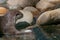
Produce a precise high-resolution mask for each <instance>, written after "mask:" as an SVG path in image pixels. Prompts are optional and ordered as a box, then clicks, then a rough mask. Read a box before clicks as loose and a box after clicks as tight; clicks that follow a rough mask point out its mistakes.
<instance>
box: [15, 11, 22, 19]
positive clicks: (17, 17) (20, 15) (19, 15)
mask: <svg viewBox="0 0 60 40" xmlns="http://www.w3.org/2000/svg"><path fill="white" fill-rule="evenodd" d="M22 17H23V14H22V13H20V12H19V13H17V14H16V20H18V19H21V18H22Z"/></svg>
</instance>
